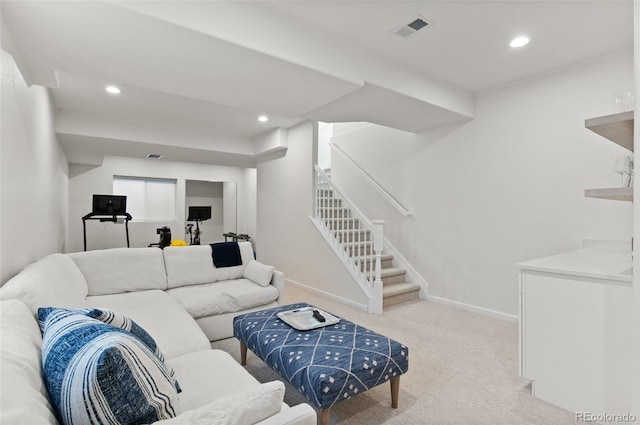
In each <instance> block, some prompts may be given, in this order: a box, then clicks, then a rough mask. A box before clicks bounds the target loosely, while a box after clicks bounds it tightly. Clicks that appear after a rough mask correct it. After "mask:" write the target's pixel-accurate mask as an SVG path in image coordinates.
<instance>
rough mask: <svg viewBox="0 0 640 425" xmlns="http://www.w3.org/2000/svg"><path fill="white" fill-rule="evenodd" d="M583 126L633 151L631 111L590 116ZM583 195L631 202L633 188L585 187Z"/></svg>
mask: <svg viewBox="0 0 640 425" xmlns="http://www.w3.org/2000/svg"><path fill="white" fill-rule="evenodd" d="M584 126H585V127H586V128H588V129H589V130H591V131H593V132H594V133H597V134H599V135H601V136H602V137H604V138H606V139H609V140H610V141H612V142H613V143H615V144H617V145H620V146H622V147H623V148H625V149H629V150H630V151H631V152H633V111H627V112H620V113H617V114H613V115H605V116H602V117H596V118H590V119H588V120H585V121H584ZM584 196H587V197H589V198H598V199H610V200H613V201H628V202H633V188H632V187H615V188H611V189H587V190H585V191H584Z"/></svg>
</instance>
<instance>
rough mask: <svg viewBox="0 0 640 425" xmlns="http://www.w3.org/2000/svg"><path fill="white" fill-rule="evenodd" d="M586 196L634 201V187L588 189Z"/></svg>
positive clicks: (585, 192)
mask: <svg viewBox="0 0 640 425" xmlns="http://www.w3.org/2000/svg"><path fill="white" fill-rule="evenodd" d="M584 196H586V197H588V198H598V199H609V200H612V201H627V202H633V188H632V187H614V188H611V189H586V190H585V191H584Z"/></svg>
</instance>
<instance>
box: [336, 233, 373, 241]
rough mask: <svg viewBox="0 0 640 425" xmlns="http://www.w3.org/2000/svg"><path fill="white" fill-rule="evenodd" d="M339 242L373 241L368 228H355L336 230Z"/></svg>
mask: <svg viewBox="0 0 640 425" xmlns="http://www.w3.org/2000/svg"><path fill="white" fill-rule="evenodd" d="M333 234H334V235H335V237H336V239H338V242H341V243H342V242H355V243H365V242H370V241H371V235H370V234H369V231H367V230H355V231H353V232H352V231H342V230H336V231H334V232H333Z"/></svg>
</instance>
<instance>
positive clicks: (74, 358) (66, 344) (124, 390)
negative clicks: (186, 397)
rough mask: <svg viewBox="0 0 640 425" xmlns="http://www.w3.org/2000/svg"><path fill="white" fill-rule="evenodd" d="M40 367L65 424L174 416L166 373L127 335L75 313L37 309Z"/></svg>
mask: <svg viewBox="0 0 640 425" xmlns="http://www.w3.org/2000/svg"><path fill="white" fill-rule="evenodd" d="M38 319H39V321H40V327H41V329H42V334H43V350H42V365H43V371H44V376H45V383H46V385H47V389H48V391H49V396H50V399H51V402H52V405H53V406H54V408H55V409H56V411H57V413H58V417H59V419H60V420H61V421H62V422H63V423H64V424H85V423H149V422H153V421H156V420H160V419H167V418H172V417H175V416H176V415H177V414H179V413H180V411H178V406H179V399H178V393H177V390H176V387H175V382H174V380H173V378H172V376H171V373H170V371H169V369H168V368H167V367H166V366H165V364H164V362H162V361H161V360H160V359H159V358H158V357H157V356H156V355H155V354H154V353H153V352H152V351H151V350H150V349H149V347H148V346H147V345H146V344H145V343H144V342H142V341H141V340H140V339H138V338H137V337H135V336H134V335H133V334H132V333H131V332H128V331H126V330H124V329H121V328H117V327H115V326H111V325H108V324H106V323H103V322H101V321H100V320H97V319H93V318H90V317H87V316H86V315H85V314H81V313H78V312H77V311H75V310H67V309H55V308H43V309H40V310H39V317H38Z"/></svg>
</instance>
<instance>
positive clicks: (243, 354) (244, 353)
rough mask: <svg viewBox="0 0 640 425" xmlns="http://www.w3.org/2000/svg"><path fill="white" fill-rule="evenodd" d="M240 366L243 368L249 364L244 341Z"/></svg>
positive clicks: (241, 348) (241, 347)
mask: <svg viewBox="0 0 640 425" xmlns="http://www.w3.org/2000/svg"><path fill="white" fill-rule="evenodd" d="M240 364H241V365H243V366H244V365H246V364H247V344H245V343H244V342H242V341H240Z"/></svg>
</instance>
